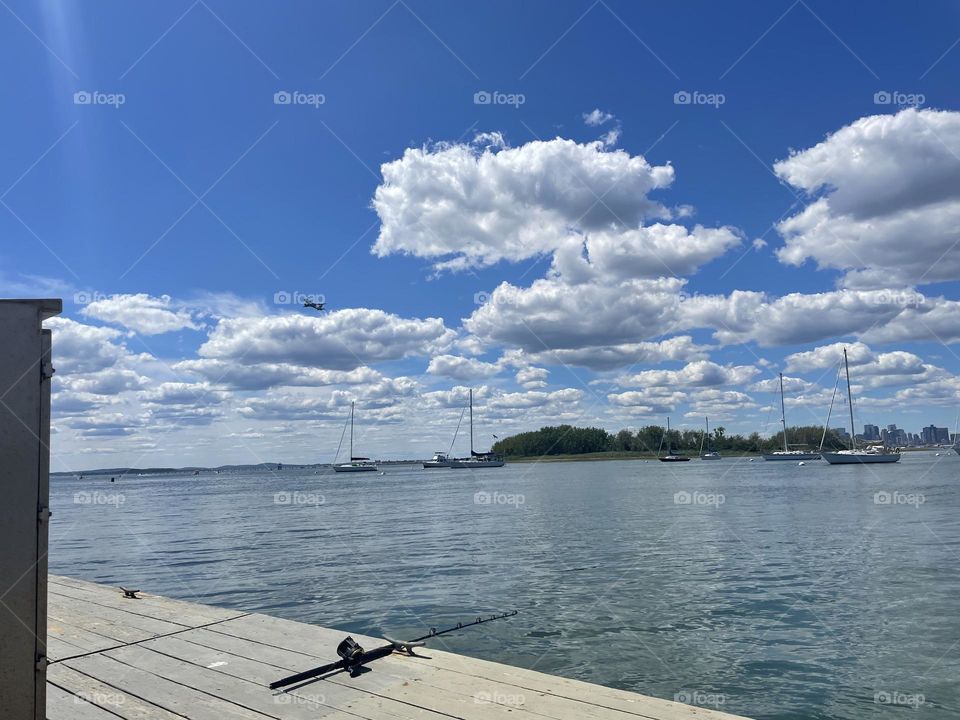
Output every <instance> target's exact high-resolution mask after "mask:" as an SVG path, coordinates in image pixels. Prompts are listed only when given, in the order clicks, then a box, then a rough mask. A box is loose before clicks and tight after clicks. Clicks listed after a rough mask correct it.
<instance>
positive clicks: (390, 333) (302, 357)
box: [199, 308, 456, 370]
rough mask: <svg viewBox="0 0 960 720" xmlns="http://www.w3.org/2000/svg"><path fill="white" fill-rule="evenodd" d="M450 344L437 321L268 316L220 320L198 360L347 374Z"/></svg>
mask: <svg viewBox="0 0 960 720" xmlns="http://www.w3.org/2000/svg"><path fill="white" fill-rule="evenodd" d="M455 339H456V333H455V332H454V331H453V330H449V329H448V328H446V327H445V326H444V324H443V320H441V319H440V318H426V319H423V320H421V319H416V318H401V317H399V316H397V315H393V314H391V313H387V312H384V311H383V310H372V309H368V308H351V309H346V310H337V311H335V312H331V313H328V314H326V315H321V316H318V317H314V316H309V315H274V316H267V317H259V318H226V319H222V320H220V322H218V323H217V326H216V327H215V328H214V329H213V331H212V332H211V333H210V336H209V338H208V339H207V341H206V342H205V343H204V344H203V345H202V346H201V347H200V350H199V354H200V356H201V357H203V358H211V359H218V360H231V361H234V362H238V363H245V364H258V363H279V364H284V363H287V364H297V365H306V366H312V367H319V368H326V369H333V370H351V369H354V368H357V367H360V366H362V365H366V364H368V363H371V362H377V361H383V360H397V359H400V358H403V357H407V356H410V355H430V354H433V353H434V352H438V351H442V350H443V349H446V348H447V347H449V346H450V344H451V343H452V342H453V341H454V340H455Z"/></svg>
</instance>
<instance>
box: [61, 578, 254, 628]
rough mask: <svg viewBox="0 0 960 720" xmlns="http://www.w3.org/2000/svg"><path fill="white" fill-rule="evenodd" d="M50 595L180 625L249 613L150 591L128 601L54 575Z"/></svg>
mask: <svg viewBox="0 0 960 720" xmlns="http://www.w3.org/2000/svg"><path fill="white" fill-rule="evenodd" d="M50 594H51V595H53V594H56V595H59V596H62V597H71V598H77V599H80V600H86V601H88V602H92V603H96V604H98V605H103V606H106V607H111V608H114V609H116V610H123V611H125V612H132V613H136V614H139V615H145V616H147V617H152V618H155V619H157V620H166V621H168V622H175V623H178V624H181V625H192V626H196V625H206V624H208V623H211V622H216V621H218V620H227V619H229V618H232V617H238V616H240V615H245V614H247V613H246V612H242V611H238V610H228V609H226V608H218V607H214V606H212V605H200V604H198V603H193V602H186V601H183V600H173V599H171V598H166V597H162V596H160V595H151V594H150V593H147V592H141V593H139V597H138V599H136V600H133V599H130V598H125V597H124V596H123V593H122V592H121V591H120V589H119V588H111V587H109V586H106V585H97V584H96V583H90V582H86V581H80V580H73V579H72V578H63V577H60V576H55V575H54V576H51V577H50Z"/></svg>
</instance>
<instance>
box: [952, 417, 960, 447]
mask: <svg viewBox="0 0 960 720" xmlns="http://www.w3.org/2000/svg"><path fill="white" fill-rule="evenodd" d="M958 433H960V415H957V421H956V422H955V423H954V424H953V451H954V452H955V453H956V454H957V455H960V434H958Z"/></svg>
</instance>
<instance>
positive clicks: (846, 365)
mask: <svg viewBox="0 0 960 720" xmlns="http://www.w3.org/2000/svg"><path fill="white" fill-rule="evenodd" d="M843 366H844V368H846V371H847V404H848V405H849V406H850V449H851V450H856V449H857V441H856V439H855V438H856V435H855V434H854V433H855V431H854V429H853V394H852V393H851V392H850V363H849V362H847V349H846V348H844V349H843Z"/></svg>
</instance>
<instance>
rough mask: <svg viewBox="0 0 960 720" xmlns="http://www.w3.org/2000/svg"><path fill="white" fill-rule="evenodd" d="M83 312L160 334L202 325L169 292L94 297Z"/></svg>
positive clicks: (196, 327)
mask: <svg viewBox="0 0 960 720" xmlns="http://www.w3.org/2000/svg"><path fill="white" fill-rule="evenodd" d="M80 313H81V314H82V315H84V316H85V317H88V318H93V319H95V320H100V321H102V322H107V323H110V324H112V325H120V326H122V327H125V328H129V329H130V330H133V331H135V332H138V333H140V334H142V335H161V334H163V333H168V332H174V331H176V330H186V329H190V330H197V329H199V328H200V326H199V325H198V324H197V323H196V322H195V321H194V319H193V316H192V315H191V313H190V311H189V310H186V309H184V308H178V307H175V306H174V305H173V301H172V299H171V298H170V296H169V295H162V296H160V297H153V296H151V295H147V294H146V293H137V294H135V295H111V296H110V297H106V298H102V299H98V300H94V301H93V302H91V303H90V304H89V305H86V306H85V307H84V308H83V309H82V310H81V311H80Z"/></svg>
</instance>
